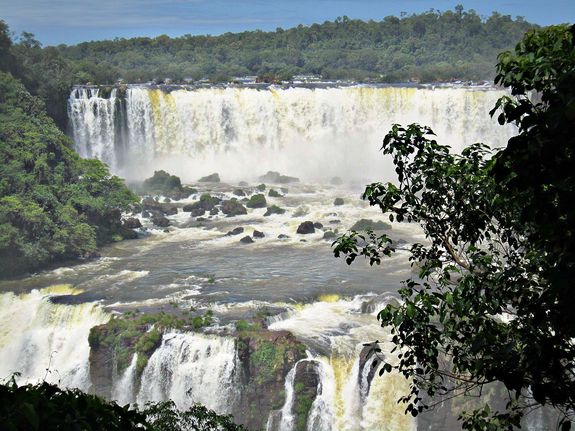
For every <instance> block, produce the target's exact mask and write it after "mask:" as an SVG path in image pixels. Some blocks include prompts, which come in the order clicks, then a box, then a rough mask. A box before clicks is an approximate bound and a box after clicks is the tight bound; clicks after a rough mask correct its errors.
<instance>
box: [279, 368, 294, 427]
mask: <svg viewBox="0 0 575 431" xmlns="http://www.w3.org/2000/svg"><path fill="white" fill-rule="evenodd" d="M298 363H299V362H298ZM296 367H297V363H296V364H295V365H294V367H293V368H292V369H291V370H290V371H289V373H288V374H287V376H286V381H285V391H286V400H285V403H284V405H283V407H282V409H281V421H280V427H279V431H292V429H293V424H294V419H295V418H294V416H293V402H294V380H295V370H296Z"/></svg>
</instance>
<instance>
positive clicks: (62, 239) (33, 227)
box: [0, 22, 137, 276]
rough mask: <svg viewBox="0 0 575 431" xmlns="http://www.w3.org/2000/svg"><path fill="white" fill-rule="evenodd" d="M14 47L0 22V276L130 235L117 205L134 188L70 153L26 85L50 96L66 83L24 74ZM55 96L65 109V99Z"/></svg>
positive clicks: (128, 200)
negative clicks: (59, 99)
mask: <svg viewBox="0 0 575 431" xmlns="http://www.w3.org/2000/svg"><path fill="white" fill-rule="evenodd" d="M0 24H3V23H1V22H0ZM26 49H28V48H26ZM30 49H32V48H30ZM20 50H22V46H12V42H11V40H10V38H9V37H8V33H7V28H6V26H5V25H3V26H2V25H0V274H2V276H11V275H15V274H19V273H22V272H25V271H30V270H35V269H38V268H41V267H43V266H45V265H47V264H50V263H52V262H56V261H60V260H63V259H74V258H77V257H79V256H91V255H94V254H95V253H96V250H97V247H98V246H99V245H102V244H105V243H108V242H110V241H115V240H120V239H123V238H125V237H134V236H135V232H133V231H132V230H130V229H127V228H125V227H123V226H122V223H121V218H120V216H121V214H120V211H121V210H125V209H127V208H128V207H129V206H130V204H132V203H134V202H135V201H136V200H137V198H136V196H135V195H133V194H132V192H130V191H129V190H128V189H127V188H126V186H125V185H124V182H123V181H122V180H121V179H120V178H118V177H115V176H111V175H110V173H109V172H108V168H107V167H106V166H105V165H104V164H103V163H101V162H100V161H98V160H87V159H82V158H81V157H80V156H79V155H78V154H76V152H74V150H73V149H72V141H71V140H70V139H69V138H68V137H67V136H66V135H65V134H64V133H63V132H62V131H61V130H60V129H59V128H58V127H56V125H55V123H54V121H53V120H52V119H51V118H50V117H49V116H48V115H47V114H46V106H45V103H44V102H43V101H42V99H41V98H39V97H36V96H32V95H31V94H30V92H29V91H28V89H30V90H32V91H33V92H36V93H39V94H41V95H43V96H44V97H45V98H47V99H51V97H52V96H53V93H52V91H53V90H54V88H59V89H61V91H64V90H66V91H67V83H66V82H65V81H59V80H58V79H57V78H56V77H53V78H50V77H49V76H48V77H47V78H46V79H45V80H41V79H40V77H38V76H33V75H30V74H28V73H27V72H28V71H29V70H35V69H34V63H27V62H26V59H25V58H24V57H20V56H19V51H20ZM42 52H43V55H44V56H46V57H45V60H46V63H45V64H44V65H42V66H41V67H46V68H50V70H52V71H55V70H56V69H57V68H56V67H53V66H54V64H55V63H54V64H51V63H49V61H48V60H47V59H48V58H49V55H50V54H49V52H50V51H49V50H44V51H42ZM17 78H20V79H21V81H19V80H18V79H17ZM24 84H25V85H24ZM52 86H54V87H52ZM55 94H58V92H57V91H56V93H55ZM52 103H56V102H55V101H54V100H52ZM61 103H62V104H63V107H64V110H65V109H66V102H65V101H62V102H61ZM52 112H53V113H54V112H56V111H52Z"/></svg>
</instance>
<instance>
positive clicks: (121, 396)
mask: <svg viewBox="0 0 575 431" xmlns="http://www.w3.org/2000/svg"><path fill="white" fill-rule="evenodd" d="M137 365H138V353H134V356H133V357H132V361H131V362H130V365H129V366H128V368H126V369H125V370H124V373H123V374H122V377H121V378H120V379H119V380H117V381H116V382H114V387H113V389H112V399H113V400H115V401H116V402H117V403H118V404H120V405H121V406H123V405H126V404H131V403H133V402H134V401H135V399H134V392H135V389H136V377H137V376H136V371H137Z"/></svg>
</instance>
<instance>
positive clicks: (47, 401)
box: [0, 380, 152, 431]
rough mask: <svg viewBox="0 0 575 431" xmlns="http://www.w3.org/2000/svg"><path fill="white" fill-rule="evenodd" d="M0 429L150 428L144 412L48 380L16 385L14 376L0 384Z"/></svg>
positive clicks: (91, 429) (87, 429)
mask: <svg viewBox="0 0 575 431" xmlns="http://www.w3.org/2000/svg"><path fill="white" fill-rule="evenodd" d="M0 423H2V429H3V430H7V431H12V430H14V431H16V430H62V431H68V430H69V431H75V430H79V429H81V430H86V431H96V430H98V431H110V430H151V429H152V428H150V427H149V426H148V424H147V423H146V419H145V415H144V414H142V413H141V412H138V411H136V410H130V409H129V408H128V406H125V407H120V406H119V405H117V404H116V403H109V402H107V401H105V400H104V399H102V398H99V397H97V396H95V395H88V394H85V393H83V392H81V391H79V390H77V389H66V390H64V389H60V388H58V387H57V386H54V385H51V384H49V383H46V382H44V383H40V384H38V385H35V386H32V385H26V386H18V385H17V384H16V383H15V381H14V380H12V381H11V382H10V383H8V384H7V385H0Z"/></svg>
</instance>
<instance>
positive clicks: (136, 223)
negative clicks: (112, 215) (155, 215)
mask: <svg viewBox="0 0 575 431" xmlns="http://www.w3.org/2000/svg"><path fill="white" fill-rule="evenodd" d="M123 226H124V227H125V228H128V229H139V228H141V227H142V222H140V219H137V218H136V217H130V218H127V219H126V220H124V223H123Z"/></svg>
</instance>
